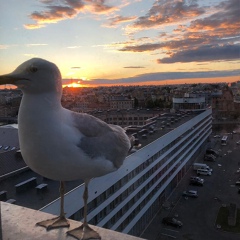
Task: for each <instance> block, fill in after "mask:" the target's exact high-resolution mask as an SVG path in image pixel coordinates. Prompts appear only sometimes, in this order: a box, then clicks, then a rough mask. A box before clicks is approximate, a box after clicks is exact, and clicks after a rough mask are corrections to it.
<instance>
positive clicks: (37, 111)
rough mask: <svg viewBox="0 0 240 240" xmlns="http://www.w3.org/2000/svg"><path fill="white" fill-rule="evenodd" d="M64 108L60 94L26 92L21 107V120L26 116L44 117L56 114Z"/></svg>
mask: <svg viewBox="0 0 240 240" xmlns="http://www.w3.org/2000/svg"><path fill="white" fill-rule="evenodd" d="M60 109H62V106H61V99H60V97H59V96H58V95H54V94H52V93H51V94H50V93H45V94H39V95H37V94H34V95H31V94H24V95H23V98H22V101H21V105H20V109H19V120H21V119H23V118H24V119H26V118H35V119H36V118H37V117H39V118H42V117H43V115H46V118H47V117H49V115H55V114H56V113H57V112H59V110H60Z"/></svg>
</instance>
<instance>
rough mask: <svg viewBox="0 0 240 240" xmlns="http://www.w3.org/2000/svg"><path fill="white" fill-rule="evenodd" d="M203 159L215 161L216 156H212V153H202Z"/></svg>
mask: <svg viewBox="0 0 240 240" xmlns="http://www.w3.org/2000/svg"><path fill="white" fill-rule="evenodd" d="M204 161H210V162H215V161H216V157H214V155H212V154H205V155H204Z"/></svg>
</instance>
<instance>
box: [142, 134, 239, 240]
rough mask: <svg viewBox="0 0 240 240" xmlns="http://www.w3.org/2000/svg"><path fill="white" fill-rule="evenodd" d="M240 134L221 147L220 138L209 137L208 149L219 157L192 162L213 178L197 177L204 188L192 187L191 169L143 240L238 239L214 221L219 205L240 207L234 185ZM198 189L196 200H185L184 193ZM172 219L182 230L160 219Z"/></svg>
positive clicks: (201, 156)
mask: <svg viewBox="0 0 240 240" xmlns="http://www.w3.org/2000/svg"><path fill="white" fill-rule="evenodd" d="M239 140H240V134H232V135H229V137H228V144H227V145H226V146H222V145H221V138H214V135H212V136H211V142H209V143H208V146H206V148H207V147H212V148H214V149H216V150H219V153H220V156H219V157H218V158H217V160H216V162H209V161H204V160H203V155H204V152H202V154H200V155H199V157H198V159H196V160H195V161H194V162H203V163H206V164H208V165H209V166H210V167H211V168H212V169H213V174H212V176H200V177H201V178H203V179H204V180H205V182H204V186H203V187H200V186H191V185H189V179H190V177H191V176H196V172H195V171H194V170H193V169H192V168H190V169H189V171H188V172H187V174H186V175H185V176H184V178H183V179H182V181H181V182H180V184H179V185H178V186H177V188H176V189H175V190H174V191H173V193H172V194H171V196H170V197H169V198H168V200H167V201H168V202H167V204H166V206H169V207H166V208H164V207H162V208H161V209H160V211H159V212H158V214H157V215H156V217H155V218H154V219H153V221H152V222H151V223H150V224H149V226H148V228H147V229H146V231H145V232H144V233H143V234H142V236H141V237H142V238H144V239H148V240H169V239H179V240H215V239H218V240H239V239H240V234H236V233H231V232H224V231H222V230H221V228H220V229H219V228H217V227H216V224H215V223H216V218H217V214H218V211H219V208H220V207H221V206H228V205H229V204H230V203H235V204H237V208H240V194H238V192H237V191H238V188H239V187H237V186H235V182H236V181H237V180H238V179H239V178H240V173H239V172H237V170H238V169H239V168H240V145H238V144H236V142H237V141H239ZM190 189H191V190H197V191H198V195H199V197H198V198H196V199H194V198H184V197H183V196H182V192H183V191H185V190H190ZM166 216H175V217H177V218H178V219H179V220H181V221H182V222H183V227H182V228H175V227H171V226H165V225H163V224H162V223H161V221H162V218H163V217H166Z"/></svg>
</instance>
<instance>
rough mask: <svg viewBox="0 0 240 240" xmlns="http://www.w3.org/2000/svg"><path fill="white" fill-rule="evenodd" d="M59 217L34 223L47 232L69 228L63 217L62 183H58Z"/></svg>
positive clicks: (63, 189) (63, 187)
mask: <svg viewBox="0 0 240 240" xmlns="http://www.w3.org/2000/svg"><path fill="white" fill-rule="evenodd" d="M59 191H60V215H59V216H58V217H55V218H52V219H48V220H44V221H42V222H38V223H36V225H38V226H42V227H45V228H46V229H47V230H51V229H53V228H63V227H69V226H70V224H69V222H68V220H67V219H66V217H65V213H64V192H65V186H64V182H62V181H60V189H59Z"/></svg>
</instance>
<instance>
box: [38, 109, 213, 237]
mask: <svg viewBox="0 0 240 240" xmlns="http://www.w3.org/2000/svg"><path fill="white" fill-rule="evenodd" d="M211 131H212V110H211V109H207V110H205V111H203V112H202V113H199V114H197V115H196V114H195V115H193V117H192V118H191V120H188V121H187V122H185V123H183V124H182V125H180V126H178V127H177V128H175V129H172V130H171V131H169V132H168V133H166V134H165V135H163V136H162V137H160V138H158V139H157V140H155V141H153V142H152V143H150V144H148V145H146V146H145V147H143V148H141V149H140V150H138V151H137V152H135V153H133V154H131V155H129V156H128V157H127V158H126V160H125V162H124V164H123V166H122V167H121V168H120V169H119V170H118V171H117V172H113V173H110V174H108V175H106V176H103V177H100V178H95V179H93V180H92V181H91V182H90V185H89V204H88V221H89V223H91V224H93V225H97V226H100V227H104V228H108V229H112V230H115V231H119V232H123V233H128V234H131V235H135V236H140V234H141V233H142V231H143V230H144V228H145V227H146V225H147V224H148V223H149V221H150V220H151V219H152V218H153V217H154V216H155V214H156V213H157V212H158V211H159V209H160V208H161V206H162V204H163V203H164V202H165V201H166V200H167V198H168V197H169V195H170V194H171V192H172V191H173V190H174V188H175V187H176V186H177V185H178V183H179V182H180V181H181V179H182V178H183V176H184V175H185V173H186V171H187V170H188V169H189V168H190V166H191V164H192V161H193V159H194V158H195V157H196V156H197V155H198V154H199V152H200V151H201V148H203V147H204V146H205V143H206V141H207V140H208V137H209V135H210V134H211ZM106 147H107V146H106ZM83 190H84V187H83V186H82V185H81V186H79V187H77V188H76V189H74V190H72V191H71V192H69V193H67V194H66V195H65V212H66V216H67V217H69V218H72V219H75V220H82V218H83V205H84V204H83V200H82V194H83ZM59 208H60V201H59V199H58V200H56V201H54V202H52V203H50V204H49V205H47V206H45V207H44V208H43V209H41V210H42V211H44V212H48V213H52V214H56V215H58V214H59Z"/></svg>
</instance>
